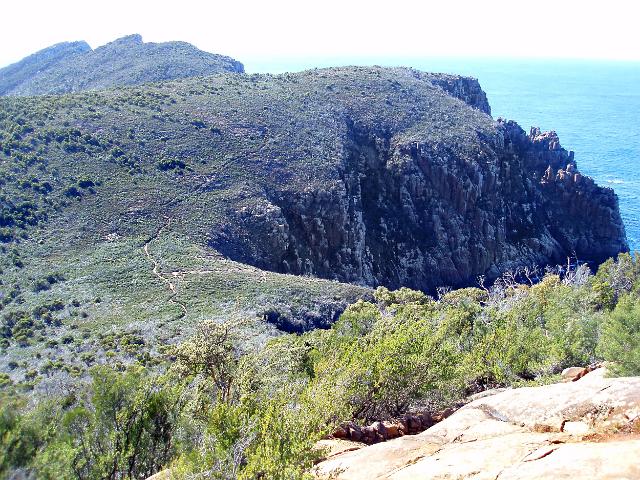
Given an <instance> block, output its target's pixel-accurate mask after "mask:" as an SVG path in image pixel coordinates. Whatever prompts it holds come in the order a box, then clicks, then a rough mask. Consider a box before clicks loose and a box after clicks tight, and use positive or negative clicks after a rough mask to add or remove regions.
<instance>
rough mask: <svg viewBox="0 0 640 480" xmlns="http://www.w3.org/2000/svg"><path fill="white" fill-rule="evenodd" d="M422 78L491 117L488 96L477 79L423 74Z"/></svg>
mask: <svg viewBox="0 0 640 480" xmlns="http://www.w3.org/2000/svg"><path fill="white" fill-rule="evenodd" d="M419 75H421V78H425V79H428V80H429V81H430V82H431V83H432V84H434V85H437V86H438V87H440V88H442V89H443V90H444V91H445V92H447V93H448V94H449V95H451V96H452V97H455V98H458V99H460V100H462V101H463V102H464V103H466V104H467V105H470V106H472V107H473V108H476V109H478V110H480V111H481V112H483V113H486V114H487V115H491V107H490V106H489V101H488V100H487V94H486V93H485V91H484V90H482V87H481V86H480V83H479V82H478V80H477V79H475V78H470V77H463V76H460V75H445V74H432V73H427V74H425V73H422V74H419Z"/></svg>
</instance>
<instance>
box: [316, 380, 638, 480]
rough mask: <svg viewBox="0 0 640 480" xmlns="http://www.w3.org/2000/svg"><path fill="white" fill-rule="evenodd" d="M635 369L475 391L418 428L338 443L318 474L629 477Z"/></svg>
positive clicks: (357, 478) (632, 471)
mask: <svg viewBox="0 0 640 480" xmlns="http://www.w3.org/2000/svg"><path fill="white" fill-rule="evenodd" d="M639 419H640V377H632V378H616V379H614V378H606V377H605V376H604V369H602V368H601V369H598V370H595V371H593V372H590V373H589V374H587V375H585V376H584V377H583V378H581V379H580V380H578V381H575V382H570V383H560V384H554V385H547V386H542V387H530V388H519V389H513V390H506V391H503V392H500V393H497V394H496V395H492V396H489V397H484V398H480V399H478V400H475V401H473V402H471V403H469V404H467V405H465V406H464V407H463V408H461V409H460V410H458V411H457V412H455V413H454V414H453V415H452V416H450V417H449V418H447V419H445V420H443V421H442V422H440V423H438V424H436V425H434V426H433V427H431V428H429V429H428V430H426V431H424V432H423V433H421V434H419V435H410V436H404V437H400V438H397V439H394V440H391V441H388V442H385V443H379V444H375V445H371V446H367V447H363V448H361V449H359V450H353V451H345V452H344V453H340V454H337V455H334V456H332V457H330V458H328V459H327V460H325V461H323V462H322V463H320V464H319V465H318V467H317V471H316V475H317V476H318V478H323V479H326V478H329V477H330V476H331V475H333V476H332V477H331V478H336V479H344V480H365V479H366V480H370V479H394V480H398V479H445V478H446V479H451V478H456V479H478V480H479V479H492V480H493V479H496V478H499V479H500V480H506V479H509V480H524V479H539V478H554V479H564V478H566V479H569V478H571V479H577V478H589V479H611V480H613V479H616V480H619V479H637V478H640V464H638V462H637V459H638V454H639V453H640V431H639V429H638V425H639V423H638V422H639Z"/></svg>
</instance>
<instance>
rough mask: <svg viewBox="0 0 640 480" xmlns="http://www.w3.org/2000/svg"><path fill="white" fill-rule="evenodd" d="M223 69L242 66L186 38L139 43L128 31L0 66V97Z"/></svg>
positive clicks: (235, 69)
mask: <svg viewBox="0 0 640 480" xmlns="http://www.w3.org/2000/svg"><path fill="white" fill-rule="evenodd" d="M222 72H235V73H239V72H244V67H243V65H242V64H241V63H240V62H238V61H236V60H234V59H232V58H229V57H225V56H222V55H216V54H212V53H207V52H203V51H201V50H198V49H197V48H196V47H194V46H193V45H190V44H188V43H186V42H166V43H144V42H143V41H142V37H141V36H140V35H128V36H126V37H122V38H119V39H117V40H114V41H113V42H111V43H108V44H106V45H103V46H101V47H98V48H96V49H95V50H92V49H91V47H89V45H88V44H87V43H86V42H72V43H62V44H58V45H54V46H52V47H49V48H46V49H44V50H42V51H40V52H37V53H35V54H33V55H31V56H29V57H27V58H25V59H24V60H21V61H20V62H18V63H15V64H13V65H9V66H8V67H5V68H3V69H0V95H43V94H52V93H69V92H77V91H82V90H95V89H100V88H108V87H114V86H120V85H139V84H141V83H146V82H157V81H161V80H172V79H176V78H185V77H193V76H200V75H212V74H214V73H222Z"/></svg>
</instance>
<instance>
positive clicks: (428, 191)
mask: <svg viewBox="0 0 640 480" xmlns="http://www.w3.org/2000/svg"><path fill="white" fill-rule="evenodd" d="M460 85H463V86H464V85H467V84H466V83H464V82H462V83H461V82H457V83H456V82H453V81H452V86H451V89H452V91H453V92H454V93H456V94H458V95H460V97H461V98H462V99H465V100H467V101H469V102H471V105H472V106H473V107H474V108H477V109H481V110H482V109H488V105H487V106H486V107H485V106H484V102H483V101H481V100H478V95H477V94H475V93H473V94H471V93H469V92H470V91H473V90H472V89H471V87H469V86H468V85H467V87H464V88H463V86H460ZM476 85H477V82H476ZM465 92H466V93H465ZM485 101H486V98H485ZM493 129H494V130H493V134H492V136H487V137H483V138H482V139H481V141H479V142H477V143H476V144H475V145H473V146H472V147H465V148H463V147H461V146H459V145H458V144H456V143H455V142H454V141H451V142H436V141H433V140H432V139H431V138H428V137H425V138H424V141H411V142H404V141H402V139H401V136H400V135H395V136H394V135H392V134H391V133H389V132H385V131H382V130H381V131H372V130H370V129H368V128H366V127H364V126H362V125H359V124H357V123H354V122H350V123H348V128H347V133H346V138H345V140H344V142H345V143H344V159H343V162H342V165H341V167H340V169H339V171H338V172H336V177H337V181H336V182H334V183H331V184H328V185H327V186H326V188H319V189H311V188H310V189H306V190H303V191H300V190H299V189H298V190H291V191H287V190H286V188H285V189H284V190H278V191H271V192H267V199H265V201H264V202H263V203H258V204H256V205H255V206H252V207H250V208H246V209H244V210H243V211H242V212H240V215H239V217H240V218H239V221H238V223H240V224H241V225H243V230H242V231H240V232H238V233H237V234H235V235H233V237H234V239H233V240H232V241H231V242H230V243H231V248H230V245H229V243H226V244H225V242H226V240H225V241H224V242H219V241H218V242H214V243H213V246H214V247H216V248H218V249H220V250H221V251H223V252H224V253H225V254H227V255H229V256H230V257H231V258H234V259H237V260H239V261H243V262H246V263H250V264H253V265H255V266H258V267H260V268H263V269H267V270H274V271H278V272H282V273H292V274H302V275H316V276H319V277H323V278H330V279H335V280H339V281H345V282H352V283H358V284H364V285H369V286H377V285H384V286H387V287H389V288H399V287H401V286H406V287H410V288H415V289H420V290H424V291H433V290H434V289H435V288H436V287H438V286H444V285H448V286H453V287H462V286H469V285H472V284H475V282H476V281H477V277H478V276H479V275H484V276H485V277H487V278H488V279H492V278H495V277H497V276H499V275H500V274H501V273H502V272H504V271H506V270H509V269H513V268H517V267H519V266H525V265H529V266H531V265H539V266H543V265H549V264H551V265H556V264H562V263H566V261H567V258H568V257H574V256H577V257H578V258H579V259H580V260H584V261H588V262H593V263H594V264H599V263H601V262H602V261H604V260H606V259H607V258H609V257H612V256H615V255H617V254H618V253H619V252H623V251H627V250H628V245H627V242H626V236H625V231H624V225H623V223H622V220H621V217H620V214H619V210H618V201H617V197H616V195H615V194H614V192H613V190H611V189H608V188H602V187H599V186H597V185H596V184H595V183H594V182H593V180H592V179H590V178H588V177H586V176H583V175H581V174H580V173H579V172H578V170H577V167H576V164H575V162H574V158H573V152H568V151H566V150H565V149H563V148H562V147H561V146H560V143H559V140H558V137H557V135H556V134H555V132H544V133H543V132H540V131H539V130H538V129H532V131H531V133H530V134H529V135H527V134H526V133H525V132H524V131H523V130H522V129H521V128H520V127H519V126H518V125H517V124H516V123H515V122H511V121H508V122H505V121H502V120H500V119H499V120H498V121H497V122H495V123H494V125H493ZM242 238H256V239H259V242H255V243H251V242H244V244H241V245H239V243H240V242H242ZM238 239H239V240H238Z"/></svg>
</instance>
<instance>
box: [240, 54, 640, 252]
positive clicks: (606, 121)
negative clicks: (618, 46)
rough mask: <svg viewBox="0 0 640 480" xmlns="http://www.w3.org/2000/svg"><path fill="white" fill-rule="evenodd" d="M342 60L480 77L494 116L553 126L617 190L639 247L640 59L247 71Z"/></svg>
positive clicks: (256, 66)
mask: <svg viewBox="0 0 640 480" xmlns="http://www.w3.org/2000/svg"><path fill="white" fill-rule="evenodd" d="M338 65H384V66H400V65H403V66H410V67H414V68H417V69H420V70H424V71H430V72H445V73H456V74H460V75H470V76H473V77H476V78H478V80H479V81H480V85H481V86H482V88H483V89H484V91H485V92H487V97H488V98H489V104H490V105H491V112H492V116H493V117H494V118H498V117H503V118H506V119H510V120H515V121H516V122H518V123H519V124H520V126H521V127H522V128H523V129H524V130H525V131H527V132H528V131H529V128H530V127H531V126H536V127H540V128H542V129H543V130H555V131H556V132H557V133H558V135H559V137H560V143H561V145H562V146H563V147H564V148H566V149H567V150H573V151H575V160H576V162H577V164H578V169H579V170H580V171H581V172H582V173H584V174H586V175H589V176H590V177H592V178H594V179H595V180H596V182H597V183H598V184H600V185H602V186H606V187H610V188H613V189H614V190H615V192H616V194H617V195H618V198H619V201H620V211H621V213H622V218H623V221H624V224H625V227H626V232H627V239H628V241H629V246H630V248H631V250H632V251H634V250H640V63H630V62H605V61H582V60H506V59H477V58H476V59H463V58H455V59H453V58H452V59H446V58H426V59H416V58H406V59H398V58H395V59H381V58H373V59H363V58H340V59H331V58H326V59H313V60H311V59H291V60H280V61H275V60H269V59H256V60H255V61H253V62H251V61H249V62H247V63H246V64H245V67H246V69H247V71H248V72H249V73H254V72H256V73H257V72H269V73H281V72H285V71H289V72H295V71H300V70H305V69H308V68H313V67H323V66H338Z"/></svg>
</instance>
